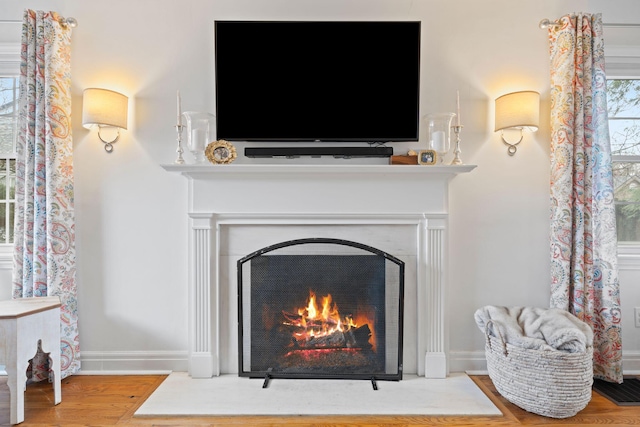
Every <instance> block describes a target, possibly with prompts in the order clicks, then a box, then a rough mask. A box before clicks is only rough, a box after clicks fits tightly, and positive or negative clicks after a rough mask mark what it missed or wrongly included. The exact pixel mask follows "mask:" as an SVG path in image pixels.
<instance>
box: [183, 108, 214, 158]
mask: <svg viewBox="0 0 640 427" xmlns="http://www.w3.org/2000/svg"><path fill="white" fill-rule="evenodd" d="M182 115H183V116H184V117H186V119H187V146H188V147H189V151H190V152H191V154H192V155H193V157H194V159H195V162H196V163H204V161H205V157H204V149H205V147H206V146H207V143H208V142H209V141H211V138H210V135H211V124H212V123H213V120H214V119H215V116H214V115H213V114H211V113H205V112H200V111H185V112H184V113H182Z"/></svg>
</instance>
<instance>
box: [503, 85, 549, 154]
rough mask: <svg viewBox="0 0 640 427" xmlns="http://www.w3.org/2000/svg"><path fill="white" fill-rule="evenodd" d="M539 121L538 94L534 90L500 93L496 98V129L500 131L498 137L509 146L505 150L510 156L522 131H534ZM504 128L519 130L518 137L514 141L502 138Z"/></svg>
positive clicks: (514, 152)
mask: <svg viewBox="0 0 640 427" xmlns="http://www.w3.org/2000/svg"><path fill="white" fill-rule="evenodd" d="M539 123H540V94H539V93H538V92H534V91H522V92H513V93H508V94H506V95H502V96H501V97H499V98H498V99H496V129H495V131H496V132H497V131H502V132H501V134H500V137H501V138H502V141H503V142H504V143H505V144H507V145H508V146H509V148H507V152H508V153H509V155H510V156H513V155H514V154H516V151H517V148H516V145H518V144H520V142H521V141H522V138H523V136H524V135H523V131H525V130H527V131H530V132H535V131H537V130H538V124H539ZM505 129H516V130H519V131H520V139H519V140H518V141H516V142H513V143H511V142H508V141H507V140H506V139H504V130H505Z"/></svg>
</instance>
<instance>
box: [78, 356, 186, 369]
mask: <svg viewBox="0 0 640 427" xmlns="http://www.w3.org/2000/svg"><path fill="white" fill-rule="evenodd" d="M187 355H188V353H187V352H186V351H111V352H103V351H82V352H81V353H80V366H81V368H80V370H81V372H82V375H141V374H143V373H148V374H151V373H159V374H165V373H168V372H172V371H176V372H186V371H188V370H189V364H188V359H187Z"/></svg>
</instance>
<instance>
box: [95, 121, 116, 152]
mask: <svg viewBox="0 0 640 427" xmlns="http://www.w3.org/2000/svg"><path fill="white" fill-rule="evenodd" d="M103 127H106V128H113V126H102V125H98V138H100V141H102V142H103V143H104V151H106V152H107V153H111V152H112V151H113V144H115V143H116V142H118V140H119V139H120V128H115V129H116V137H115V138H114V139H112V140H111V141H106V140H104V139H103V138H102V135H100V130H102V128H103Z"/></svg>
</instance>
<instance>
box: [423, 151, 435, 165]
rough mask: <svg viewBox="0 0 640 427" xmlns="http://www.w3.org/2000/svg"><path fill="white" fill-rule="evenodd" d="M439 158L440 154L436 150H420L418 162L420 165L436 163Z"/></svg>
mask: <svg viewBox="0 0 640 427" xmlns="http://www.w3.org/2000/svg"><path fill="white" fill-rule="evenodd" d="M437 159H438V154H437V153H436V152H435V150H421V151H420V152H418V164H420V165H435V164H436V161H437Z"/></svg>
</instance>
